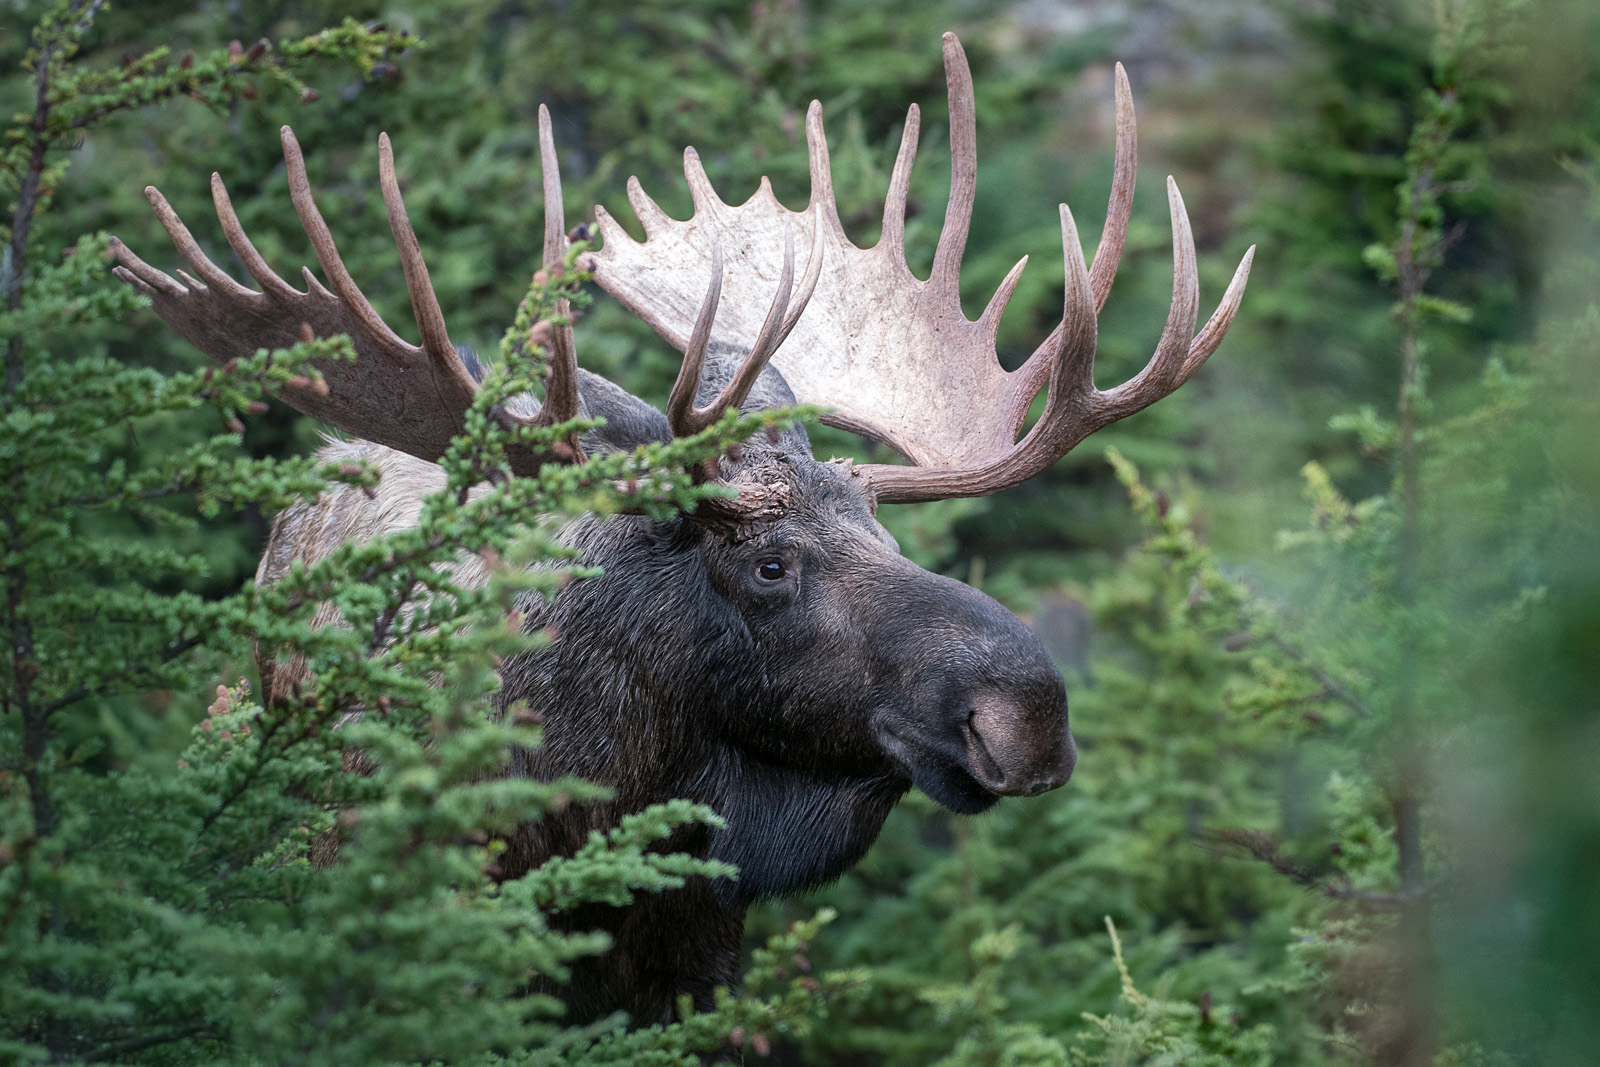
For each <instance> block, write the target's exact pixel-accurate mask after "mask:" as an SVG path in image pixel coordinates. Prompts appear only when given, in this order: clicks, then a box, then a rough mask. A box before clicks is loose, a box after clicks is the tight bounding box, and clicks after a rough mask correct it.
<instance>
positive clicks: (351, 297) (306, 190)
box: [240, 126, 455, 362]
mask: <svg viewBox="0 0 1600 1067" xmlns="http://www.w3.org/2000/svg"><path fill="white" fill-rule="evenodd" d="M278 132H279V136H280V137H281V139H282V141H283V161H284V163H285V164H286V165H287V168H288V171H289V199H290V200H291V201H292V202H293V203H294V210H295V214H297V215H299V216H300V228H301V229H303V230H305V233H306V236H307V237H309V238H310V239H311V249H312V251H313V252H315V253H316V256H317V262H318V263H320V264H322V273H324V274H326V275H327V276H328V282H329V284H331V285H332V286H333V291H334V293H336V294H337V295H338V297H339V300H340V302H341V303H343V304H344V306H345V309H346V310H347V311H349V312H350V314H351V315H353V316H354V317H355V318H356V319H357V321H359V322H360V323H361V325H362V326H363V327H365V328H366V329H367V331H368V332H370V333H371V334H372V335H373V337H374V338H376V339H377V340H378V341H380V342H381V343H383V344H384V345H385V346H388V347H401V346H406V342H405V341H403V340H402V339H401V338H400V336H399V335H398V334H396V333H395V332H394V331H393V330H391V329H390V328H389V324H388V323H386V322H384V321H383V319H381V318H379V317H378V312H377V311H376V310H374V308H373V306H372V303H371V302H370V301H369V300H368V299H367V297H366V294H365V293H363V292H362V291H361V289H360V287H359V286H357V285H356V283H355V280H354V279H353V278H351V277H350V272H349V271H348V270H346V269H345V266H344V260H343V259H342V258H340V256H339V249H338V247H337V246H336V245H335V244H334V243H333V234H332V233H330V232H329V230H328V224H327V223H326V222H325V221H323V218H322V212H321V211H319V210H317V202H316V201H315V200H314V199H312V196H311V179H310V178H309V177H307V176H306V161H305V157H304V156H302V155H301V153H300V142H299V141H297V140H295V136H294V131H293V130H291V129H290V128H289V127H287V126H284V127H283V128H282V129H280V130H279V131H278ZM240 233H241V235H242V234H243V230H241V231H240ZM408 280H409V279H408ZM429 354H430V355H432V356H433V357H434V359H435V360H439V361H440V362H443V361H442V359H441V356H440V354H439V353H436V352H430V353H429ZM450 356H451V358H452V359H454V358H455V350H454V349H453V348H452V349H451V350H450Z"/></svg>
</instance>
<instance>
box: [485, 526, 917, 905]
mask: <svg viewBox="0 0 1600 1067" xmlns="http://www.w3.org/2000/svg"><path fill="white" fill-rule="evenodd" d="M566 539H567V540H568V541H569V543H572V544H573V545H574V546H575V547H578V548H580V549H581V550H582V551H583V553H584V560H585V563H586V564H590V565H598V566H600V567H601V568H603V569H604V570H605V573H604V574H602V575H600V576H598V577H595V578H588V579H584V580H582V581H579V582H575V583H573V584H572V585H571V586H569V587H568V588H567V589H566V590H564V591H563V593H562V594H561V596H560V597H559V598H558V599H557V601H556V602H555V603H554V604H548V603H545V602H543V601H542V600H541V601H537V602H530V603H528V604H526V605H525V612H526V615H527V619H528V622H527V625H528V626H529V628H530V630H531V629H534V628H540V627H551V628H553V630H554V631H555V633H556V634H557V635H558V637H557V640H556V642H555V643H553V644H552V645H551V646H550V647H549V648H547V649H544V650H541V651H539V652H537V653H534V654H531V655H528V656H525V657H521V658H519V659H517V660H515V661H513V662H512V663H509V664H508V665H507V667H506V669H505V671H504V688H503V690H502V692H503V698H504V699H505V701H506V702H507V703H511V702H525V703H526V704H527V705H528V706H530V707H533V708H536V709H539V710H540V712H541V713H542V716H543V719H544V723H545V725H544V744H543V746H542V747H541V748H540V749H538V750H536V751H532V752H528V753H524V754H523V755H522V756H521V757H519V762H521V763H522V767H521V768H519V769H520V770H525V771H526V772H527V773H529V774H532V775H534V776H536V777H545V778H552V777H557V776H560V775H565V774H572V775H577V776H579V777H582V778H586V779H589V780H591V781H595V782H599V783H602V784H605V785H607V786H610V787H611V788H612V789H613V790H614V791H615V795H614V797H613V799H612V800H611V802H609V803H608V804H603V805H589V806H586V807H585V808H583V809H574V810H572V811H571V812H569V813H565V814H564V815H563V816H561V817H559V818H556V819H553V820H549V821H547V822H546V823H544V824H542V825H541V828H540V829H539V830H537V831H536V834H535V838H536V839H535V840H534V841H530V842H529V845H530V846H531V847H528V848H524V849H519V850H517V851H519V852H521V853H523V856H522V859H523V863H526V864H529V865H532V864H536V863H538V862H542V860H543V858H545V857H546V856H548V855H550V854H555V853H559V852H566V851H569V850H571V849H572V848H576V847H578V846H580V845H581V844H582V842H583V841H584V840H585V839H586V837H587V834H588V833H589V831H590V830H592V829H597V828H601V827H604V826H606V825H610V824H612V823H614V821H615V819H616V818H617V817H618V816H620V815H623V814H627V813H630V812H634V811H638V810H640V809H642V808H644V807H647V806H648V805H650V804H653V803H659V802H661V801H665V800H668V799H673V798H683V799H687V800H692V801H696V802H698V803H702V804H706V805H708V806H709V807H711V808H712V809H713V810H714V811H716V812H717V814H718V815H719V816H721V818H722V819H723V820H724V822H725V825H724V826H721V827H718V828H714V829H712V830H711V831H710V832H709V833H708V834H693V835H687V836H685V837H684V838H683V839H682V840H681V841H677V842H675V844H678V845H681V846H682V847H686V848H688V849H690V850H692V851H696V852H700V853H701V854H703V855H706V856H708V857H709V858H713V859H718V860H724V861H726V862H729V863H732V864H734V865H735V866H737V867H738V868H739V876H738V879H737V881H720V882H719V883H718V884H717V885H716V887H715V892H716V895H717V897H718V899H720V900H721V901H722V902H723V903H724V904H725V905H728V906H735V907H739V908H741V909H742V907H743V905H744V904H747V903H748V902H750V901H751V900H754V899H757V898H760V897H766V896H772V895H777V894H781V893H786V892H793V891H797V890H802V889H806V888H810V887H813V886H816V885H820V884H822V883H825V882H827V881H829V880H831V879H833V878H835V877H837V876H838V875H840V874H842V873H843V872H844V871H845V870H847V869H848V868H849V867H850V866H851V865H853V864H854V863H855V862H857V861H858V860H859V859H860V858H861V856H862V855H863V854H864V853H865V852H866V850H867V848H868V847H869V846H870V845H871V844H872V842H873V840H874V839H875V838H876V837H877V835H878V832H879V830H880V829H881V828H882V826H883V822H884V820H885V819H886V818H887V816H888V813H889V811H890V809H892V808H893V806H894V804H895V802H896V801H898V800H899V799H900V797H901V796H903V795H904V793H905V791H906V789H907V788H908V787H909V782H908V781H907V780H906V779H905V778H904V777H902V776H900V775H897V774H895V773H894V772H893V771H892V770H891V769H890V768H889V767H888V766H887V765H886V764H882V763H869V764H866V765H861V766H845V767H841V766H839V765H838V764H837V763H834V762H831V761H824V760H816V759H807V758H806V757H805V756H804V754H803V753H801V754H798V756H797V758H796V759H793V760H788V759H783V758H781V757H775V755H774V753H773V751H771V749H770V748H769V749H768V750H767V751H763V752H759V753H757V752H753V751H751V750H750V749H749V748H748V747H747V746H746V745H744V744H741V743H740V742H739V741H738V739H737V738H734V737H731V736H730V734H729V731H728V730H726V729H725V725H726V724H727V723H728V721H729V720H730V718H734V719H742V720H744V721H745V722H750V721H762V720H766V721H771V722H773V723H774V724H776V723H777V721H778V719H779V718H780V715H779V709H777V708H773V707H767V706H764V700H765V699H766V698H764V697H762V696H761V695H759V694H758V693H757V692H754V691H750V690H748V689H747V688H745V687H743V686H741V684H740V682H739V681H738V679H739V678H740V677H741V675H742V674H746V673H748V671H747V670H745V671H742V670H741V669H740V668H741V667H748V665H749V664H750V663H751V661H752V658H753V656H754V654H755V652H754V649H753V647H752V643H751V636H750V634H749V632H748V630H747V629H746V628H745V627H744V625H743V623H742V622H741V620H740V618H739V616H738V613H737V612H736V611H734V610H733V608H732V607H731V606H729V605H728V604H726V603H724V602H721V601H720V600H719V598H717V597H716V596H715V594H711V593H708V592H707V590H708V583H707V581H706V577H705V574H704V570H703V565H702V562H701V558H700V555H699V553H698V551H696V550H695V548H694V544H693V531H692V529H689V528H687V526H686V524H684V523H681V522H678V523H653V522H650V521H648V520H643V519H632V518H612V519H608V520H601V519H595V518H586V519H583V520H580V521H579V522H578V523H577V524H575V525H574V527H573V528H571V529H570V530H569V531H568V533H567V536H566ZM641 574H648V575H649V576H650V580H648V581H640V580H639V576H640V575H641ZM773 728H774V730H777V729H781V728H782V727H779V726H777V725H774V727H773ZM780 747H781V746H780ZM517 866H522V864H521V863H519V864H517Z"/></svg>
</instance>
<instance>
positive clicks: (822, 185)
mask: <svg viewBox="0 0 1600 1067" xmlns="http://www.w3.org/2000/svg"><path fill="white" fill-rule="evenodd" d="M806 162H807V164H808V165H809V167H810V169H811V205H810V207H811V211H812V214H814V215H815V216H816V217H817V221H818V222H826V224H827V226H828V228H829V229H830V230H831V231H833V233H835V234H837V235H840V236H842V235H843V234H844V225H843V224H842V223H840V222H839V202H838V200H836V199H835V197H834V192H833V169H832V167H830V166H829V164H828V136H827V134H826V133H824V132H823V129H822V101H820V100H813V101H811V106H810V107H808V108H807V109H806ZM818 232H819V233H820V232H821V228H820V226H819V227H818Z"/></svg>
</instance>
